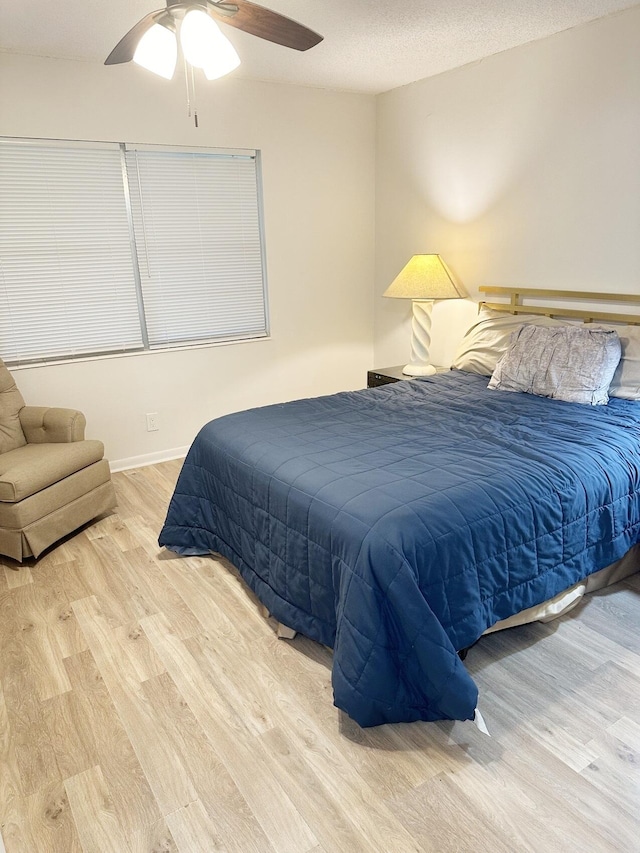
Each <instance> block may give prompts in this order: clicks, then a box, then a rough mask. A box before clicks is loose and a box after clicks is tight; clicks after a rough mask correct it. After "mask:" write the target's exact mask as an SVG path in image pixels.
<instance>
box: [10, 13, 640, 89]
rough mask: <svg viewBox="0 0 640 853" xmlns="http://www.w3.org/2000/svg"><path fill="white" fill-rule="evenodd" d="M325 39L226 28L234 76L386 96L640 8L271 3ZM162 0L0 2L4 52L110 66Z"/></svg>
mask: <svg viewBox="0 0 640 853" xmlns="http://www.w3.org/2000/svg"><path fill="white" fill-rule="evenodd" d="M264 5H267V6H269V8H271V9H274V10H276V11H278V12H281V13H283V14H285V15H287V16H288V17H290V18H293V19H294V20H297V21H300V23H303V24H305V25H306V26H308V27H310V28H311V29H313V30H316V31H317V32H319V33H321V34H322V35H324V41H323V42H322V43H321V44H320V45H318V46H317V47H315V48H312V49H311V50H309V51H308V52H305V53H299V52H297V51H293V50H288V49H287V48H283V47H280V46H279V45H274V44H270V43H269V42H265V41H262V40H260V39H258V38H256V37H255V36H249V35H246V34H245V33H242V32H239V31H237V30H235V29H233V28H232V27H224V32H225V34H226V35H227V36H228V37H229V39H230V40H231V41H232V42H233V43H234V45H235V47H236V49H237V51H238V53H239V54H240V57H241V59H242V65H241V66H240V68H239V69H238V70H237V71H236V72H235V76H239V77H249V78H254V79H260V80H273V81H278V82H286V83H295V84H299V85H305V86H318V87H323V88H331V89H346V90H349V91H355V92H369V93H378V92H384V91H387V90H388V89H393V88H395V87H396V86H402V85H404V84H406V83H411V82H413V81H414V80H420V79H422V78H423V77H429V76H431V75H433V74H438V73H440V72H441V71H447V70H448V69H451V68H456V67H458V66H460V65H464V64H465V63H467V62H472V61H474V60H478V59H482V58H484V57H486V56H490V55H491V54H494V53H497V52H499V51H501V50H506V49H508V48H510V47H515V46H517V45H520V44H524V43H526V42H529V41H533V40H535V39H539V38H543V37H544V36H548V35H551V34H553V33H556V32H560V31H561V30H565V29H568V28H570V27H574V26H576V25H579V24H583V23H586V22H587V21H591V20H594V19H595V18H600V17H603V16H604V15H608V14H611V13H613V12H617V11H620V10H622V9H626V8H629V7H631V6H634V5H637V4H636V3H630V2H629V0H534V2H531V0H510V2H504V0H426V2H425V0H401V2H396V3H390V2H382V0H342V2H339V0H272V2H270V0H267V2H266V3H265V4H264ZM162 6H163V0H63V2H58V3H53V2H51V0H21V2H9V1H8V0H0V50H4V51H11V52H15V53H26V54H32V55H36V56H50V57H57V58H61V59H76V60H82V61H85V62H102V61H104V59H105V58H106V56H107V54H108V53H109V52H110V50H111V48H112V47H114V45H115V44H116V42H117V41H118V40H119V39H120V38H121V36H123V35H124V33H125V32H126V31H127V30H128V29H130V28H131V27H132V26H133V25H134V24H135V23H136V22H137V21H138V20H139V19H140V18H142V17H143V16H144V15H145V14H147V13H148V12H150V11H153V10H155V9H158V8H162Z"/></svg>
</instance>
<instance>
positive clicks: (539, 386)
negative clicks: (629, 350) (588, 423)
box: [489, 326, 621, 406]
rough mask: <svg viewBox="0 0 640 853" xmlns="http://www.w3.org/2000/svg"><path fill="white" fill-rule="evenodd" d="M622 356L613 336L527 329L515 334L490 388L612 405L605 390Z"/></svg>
mask: <svg viewBox="0 0 640 853" xmlns="http://www.w3.org/2000/svg"><path fill="white" fill-rule="evenodd" d="M620 353H621V349H620V339H619V338H618V335H617V334H616V333H615V332H613V331H606V330H604V329H585V328H581V327H576V326H562V327H558V328H551V329H546V328H542V327H539V326H523V327H522V328H521V329H519V330H518V331H517V332H514V334H513V336H512V338H511V343H510V345H509V348H508V349H507V351H506V352H505V354H504V355H503V356H502V358H501V359H500V361H499V362H498V364H497V365H496V369H495V370H494V371H493V375H492V377H491V380H490V382H489V388H497V389H500V390H501V391H524V392H525V393H527V394H537V395H538V396H539V397H553V398H555V399H556V400H566V401H567V402H568V403H590V404H591V405H592V406H598V405H602V404H604V403H607V402H608V401H609V397H608V395H607V390H608V388H609V385H610V384H611V380H612V378H613V374H614V373H615V370H616V367H617V365H618V362H619V361H620Z"/></svg>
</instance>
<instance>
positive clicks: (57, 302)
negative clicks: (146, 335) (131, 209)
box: [0, 140, 142, 362]
mask: <svg viewBox="0 0 640 853" xmlns="http://www.w3.org/2000/svg"><path fill="white" fill-rule="evenodd" d="M141 345H142V341H141V335H140V323H139V318H138V311H137V303H136V291H135V281H134V275H133V267H132V256H131V241H130V229H129V225H128V219H127V210H126V204H125V196H124V185H123V174H122V162H121V155H120V150H119V148H118V146H117V145H101V144H93V143H88V144H73V143H69V142H65V143H60V144H58V143H55V142H50V143H49V142H47V141H45V140H43V141H39V142H37V143H30V142H26V141H25V142H19V141H4V140H2V141H0V355H1V356H2V357H3V358H4V359H5V360H6V361H13V362H15V361H29V360H31V359H40V358H55V357H64V356H73V355H80V354H87V353H94V352H103V351H114V350H126V349H131V348H136V347H140V346H141Z"/></svg>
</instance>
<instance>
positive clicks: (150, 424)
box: [147, 412, 160, 432]
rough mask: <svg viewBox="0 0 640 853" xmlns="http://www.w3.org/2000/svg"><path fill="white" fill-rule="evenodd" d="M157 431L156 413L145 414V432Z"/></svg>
mask: <svg viewBox="0 0 640 853" xmlns="http://www.w3.org/2000/svg"><path fill="white" fill-rule="evenodd" d="M157 429H160V425H159V424H158V413H157V412H147V432H155V431H156V430H157Z"/></svg>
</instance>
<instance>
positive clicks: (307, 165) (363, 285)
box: [0, 54, 375, 466]
mask: <svg viewBox="0 0 640 853" xmlns="http://www.w3.org/2000/svg"><path fill="white" fill-rule="evenodd" d="M197 101H198V111H199V118H200V127H199V129H197V130H196V129H195V127H194V125H193V121H192V120H191V119H189V118H188V117H187V114H186V101H185V90H184V83H183V82H182V81H181V80H180V79H177V80H175V81H173V82H171V83H169V82H167V81H164V80H161V79H160V78H156V77H154V75H151V74H149V73H148V72H145V71H143V70H142V69H139V68H137V67H136V66H134V65H133V64H129V65H124V66H117V67H111V68H105V67H104V66H102V65H98V64H91V63H81V62H67V61H60V60H49V59H42V58H34V57H26V56H15V55H10V54H0V135H7V136H32V137H53V138H69V139H98V140H109V141H128V142H146V143H164V144H174V145H211V146H222V147H234V148H259V149H261V151H262V167H263V188H264V209H265V231H266V248H267V273H268V282H269V302H270V308H271V334H272V337H271V340H267V341H256V342H251V343H242V344H234V345H229V346H219V347H213V348H204V349H193V350H188V351H182V352H165V353H153V354H145V355H138V356H127V357H120V358H110V359H103V360H93V361H87V362H76V363H73V364H60V365H55V366H46V367H37V368H29V369H20V370H17V371H15V375H16V379H17V381H18V383H19V386H20V389H21V390H22V392H23V395H24V397H25V398H26V400H27V402H28V403H32V404H36V405H57V406H71V407H77V408H80V409H82V410H83V411H84V412H85V414H86V416H87V421H88V431H87V432H88V435H90V436H91V437H97V438H98V437H99V438H102V439H103V440H104V442H105V445H106V452H107V456H108V457H109V458H110V459H111V460H112V463H115V465H116V466H117V465H119V464H120V463H121V462H122V460H129V461H131V460H132V459H133V460H135V459H138V458H139V457H143V458H146V459H148V460H152V459H154V458H155V457H156V456H161V455H162V454H163V453H166V452H167V451H168V450H169V451H170V450H171V449H174V448H181V447H184V446H185V445H188V444H190V442H191V440H192V438H193V436H194V435H195V433H196V432H197V430H198V429H199V428H200V427H201V426H202V424H204V423H205V422H206V421H208V420H210V419H211V418H213V417H216V416H219V415H221V414H224V413H226V412H230V411H236V410H239V409H243V408H248V407H251V406H258V405H263V404H267V403H271V402H277V401H282V400H287V399H293V398H296V397H304V396H315V395H318V394H324V393H333V392H335V391H339V390H343V389H354V388H362V387H364V385H365V383H366V371H367V369H368V368H369V367H371V365H372V358H373V312H372V304H371V287H372V281H373V250H374V145H375V129H374V126H375V102H374V98H373V97H372V96H367V95H350V94H344V93H335V92H327V91H322V90H317V89H305V88H302V87H296V86H285V85H278V84H269V83H261V82H253V81H246V80H234V79H233V78H232V77H231V78H226V79H224V80H220V81H217V82H215V83H210V84H208V85H207V84H205V83H204V81H203V83H202V85H200V86H199V87H198V91H197ZM146 412H158V413H159V416H160V430H159V431H158V432H153V433H148V432H147V431H146V421H145V413H146Z"/></svg>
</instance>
